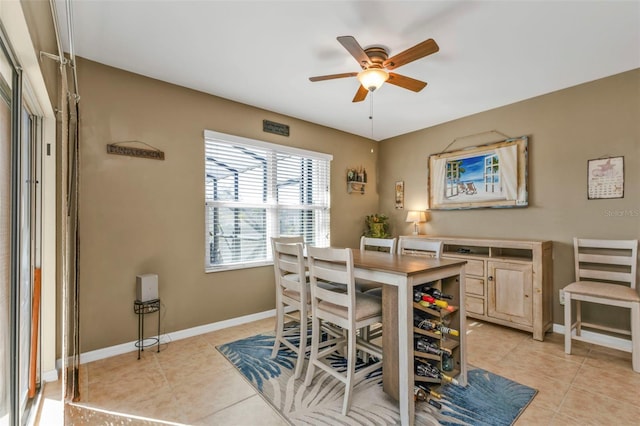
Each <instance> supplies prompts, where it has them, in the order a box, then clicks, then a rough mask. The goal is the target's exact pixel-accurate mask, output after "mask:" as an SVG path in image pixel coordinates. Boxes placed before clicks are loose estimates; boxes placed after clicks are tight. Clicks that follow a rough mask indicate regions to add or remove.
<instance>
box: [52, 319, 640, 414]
mask: <svg viewBox="0 0 640 426" xmlns="http://www.w3.org/2000/svg"><path fill="white" fill-rule="evenodd" d="M273 324H274V321H273V319H267V320H261V321H257V322H252V323H249V324H244V325H240V326H237V327H233V328H229V329H225V330H220V331H216V332H212V333H208V334H204V335H201V336H196V337H192V338H189V339H184V340H180V341H176V342H171V343H169V344H167V345H161V352H160V353H156V352H155V351H149V350H147V351H145V352H144V353H143V357H142V359H141V360H139V361H138V360H137V359H136V358H137V354H136V353H135V352H131V353H127V354H124V355H119V356H116V357H113V358H109V359H104V360H100V361H95V362H91V363H88V364H84V365H82V366H81V370H80V377H81V384H80V392H81V401H80V402H79V404H78V406H74V407H68V408H67V415H66V419H67V422H66V424H67V425H95V424H111V425H120V424H122V425H124V424H127V425H141V426H142V425H149V424H175V423H179V424H192V425H265V426H269V425H286V424H287V422H286V421H285V420H284V419H282V418H281V417H280V416H279V415H278V413H276V412H275V411H274V410H272V409H271V408H270V407H269V405H267V403H266V402H264V401H263V400H262V398H261V397H260V396H259V395H258V394H257V393H256V391H255V390H254V389H253V388H252V387H251V386H250V385H249V384H247V383H246V382H245V380H244V379H243V378H242V376H241V375H240V374H239V373H238V372H237V371H236V370H235V369H234V367H232V366H231V364H230V363H229V362H227V361H226V359H225V358H224V357H223V356H222V355H220V353H219V352H218V351H217V350H216V348H215V347H216V346H217V345H220V344H221V343H225V342H229V341H233V340H237V339H240V338H243V337H247V336H251V335H254V334H258V333H261V332H266V331H270V330H272V329H273ZM467 335H468V351H467V358H468V362H469V363H470V364H472V365H474V366H476V367H481V368H484V369H487V370H490V371H492V372H494V373H497V374H500V375H502V376H505V377H508V378H510V379H513V380H515V381H517V382H519V383H522V384H525V385H528V386H531V387H533V388H536V389H538V391H539V392H538V394H537V395H536V397H535V398H534V400H533V401H532V402H531V404H530V405H529V407H528V408H527V409H526V410H525V412H524V413H523V415H522V416H521V417H520V418H519V419H518V421H517V423H516V424H517V425H518V426H520V425H586V424H590V425H611V424H616V425H632V424H633V425H636V424H638V423H637V422H638V419H640V374H638V373H634V372H633V371H632V370H631V355H630V354H628V353H625V352H619V351H615V350H609V349H607V348H602V347H599V346H594V345H589V344H584V343H582V342H575V343H574V353H573V354H572V355H566V354H565V353H564V346H563V345H564V340H563V336H562V335H559V334H553V333H548V334H547V335H546V336H545V341H544V342H538V341H535V340H533V339H532V338H531V335H530V334H528V333H524V332H520V331H517V330H512V329H509V328H505V327H501V326H496V325H493V324H489V323H482V322H479V321H474V320H469V321H468V332H467ZM44 394H45V402H46V401H49V400H55V399H56V398H57V399H58V400H59V398H60V396H59V395H60V385H59V384H57V383H52V384H47V385H46V387H45V392H44ZM85 407H88V408H91V409H94V408H95V409H100V410H104V411H107V412H115V413H122V414H127V415H129V417H128V418H118V417H117V416H113V415H110V414H108V413H105V412H103V411H94V410H89V409H87V408H85ZM149 419H155V422H154V421H149ZM39 424H40V425H50V424H51V425H53V424H60V423H59V422H58V420H57V418H56V417H55V415H52V414H50V412H45V411H44V410H43V411H42V413H41V414H40V418H39Z"/></svg>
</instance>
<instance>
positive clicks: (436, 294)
mask: <svg viewBox="0 0 640 426" xmlns="http://www.w3.org/2000/svg"><path fill="white" fill-rule="evenodd" d="M422 291H423V292H424V293H427V294H428V295H429V296H431V297H433V298H434V299H449V300H452V299H453V296H452V295H450V294H444V293H443V292H441V291H440V290H438V289H437V288H435V287H429V286H425V287H423V288H422Z"/></svg>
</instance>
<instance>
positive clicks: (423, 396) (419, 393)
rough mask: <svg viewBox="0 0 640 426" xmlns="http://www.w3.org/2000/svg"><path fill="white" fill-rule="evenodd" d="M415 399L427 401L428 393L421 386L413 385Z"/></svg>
mask: <svg viewBox="0 0 640 426" xmlns="http://www.w3.org/2000/svg"><path fill="white" fill-rule="evenodd" d="M413 400H414V401H426V400H427V393H426V392H425V391H424V389H421V388H420V387H419V386H414V387H413Z"/></svg>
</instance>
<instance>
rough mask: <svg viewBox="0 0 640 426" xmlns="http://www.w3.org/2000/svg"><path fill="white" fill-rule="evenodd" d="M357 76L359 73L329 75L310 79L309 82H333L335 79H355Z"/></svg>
mask: <svg viewBox="0 0 640 426" xmlns="http://www.w3.org/2000/svg"><path fill="white" fill-rule="evenodd" d="M357 75H358V73H357V72H345V73H342V74H329V75H319V76H317V77H309V80H311V81H323V80H332V79H334V78H344V77H355V76H357Z"/></svg>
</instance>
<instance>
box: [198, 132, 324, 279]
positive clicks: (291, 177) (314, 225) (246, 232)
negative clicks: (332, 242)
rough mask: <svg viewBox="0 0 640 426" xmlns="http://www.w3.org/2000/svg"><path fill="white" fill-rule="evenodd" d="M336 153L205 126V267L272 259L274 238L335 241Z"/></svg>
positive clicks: (254, 263) (316, 242)
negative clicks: (332, 181) (332, 188)
mask: <svg viewBox="0 0 640 426" xmlns="http://www.w3.org/2000/svg"><path fill="white" fill-rule="evenodd" d="M330 161H331V156H328V155H326V154H322V153H316V152H312V151H306V150H301V149H296V148H291V147H285V146H280V145H276V144H270V143H267V142H262V141H255V140H252V139H246V138H240V137H237V136H232V135H225V134H221V133H217V132H210V131H207V132H205V226H206V241H207V243H206V246H205V267H206V269H208V270H216V269H228V268H234V267H236V268H237V267H247V266H257V265H261V264H265V263H269V262H271V261H272V254H271V244H270V238H271V237H277V236H285V235H286V236H293V235H303V236H304V240H305V243H307V244H311V245H315V246H328V245H329V216H330V215H329V173H330Z"/></svg>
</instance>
